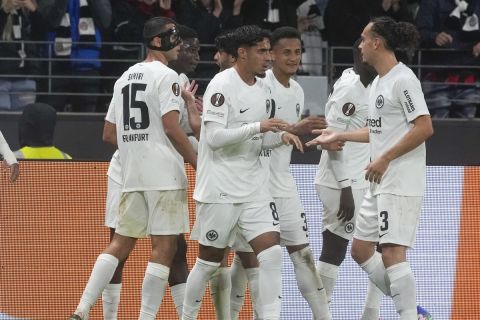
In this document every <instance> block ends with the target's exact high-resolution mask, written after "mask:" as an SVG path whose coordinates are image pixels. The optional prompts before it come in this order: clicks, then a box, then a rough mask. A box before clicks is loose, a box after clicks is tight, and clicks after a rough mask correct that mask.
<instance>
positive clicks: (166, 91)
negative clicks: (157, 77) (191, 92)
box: [158, 71, 183, 115]
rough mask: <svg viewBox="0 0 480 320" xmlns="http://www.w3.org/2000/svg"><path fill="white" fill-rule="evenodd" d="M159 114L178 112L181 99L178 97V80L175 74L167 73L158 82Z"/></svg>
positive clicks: (179, 91)
mask: <svg viewBox="0 0 480 320" xmlns="http://www.w3.org/2000/svg"><path fill="white" fill-rule="evenodd" d="M158 90H159V93H160V97H159V99H160V112H161V114H162V115H164V114H167V113H168V112H170V111H180V106H181V103H182V101H183V100H182V97H181V95H180V93H181V88H180V79H179V77H178V75H177V74H176V73H175V72H173V71H172V72H169V73H167V75H166V76H165V78H163V79H162V81H161V82H160V87H159V88H158Z"/></svg>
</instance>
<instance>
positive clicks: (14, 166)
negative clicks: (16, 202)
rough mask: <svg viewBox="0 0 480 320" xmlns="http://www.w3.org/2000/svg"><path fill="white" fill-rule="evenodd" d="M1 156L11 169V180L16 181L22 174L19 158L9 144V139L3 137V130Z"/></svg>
mask: <svg viewBox="0 0 480 320" xmlns="http://www.w3.org/2000/svg"><path fill="white" fill-rule="evenodd" d="M0 158H3V159H2V160H3V162H4V163H5V164H6V165H7V167H8V169H9V170H10V177H9V180H10V182H12V183H13V182H15V181H17V179H18V176H19V175H20V167H19V166H18V162H17V159H16V158H15V155H14V154H13V152H12V150H11V149H10V147H9V146H8V143H7V141H6V140H5V138H4V137H3V134H2V132H1V131H0Z"/></svg>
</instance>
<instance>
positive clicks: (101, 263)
mask: <svg viewBox="0 0 480 320" xmlns="http://www.w3.org/2000/svg"><path fill="white" fill-rule="evenodd" d="M117 266H118V259H117V258H115V257H114V256H112V255H111V254H107V253H102V254H100V255H99V256H98V258H97V261H95V265H94V266H93V269H92V273H91V274H90V278H89V279H88V282H87V285H86V286H85V289H84V290H83V294H82V297H81V298H80V303H79V304H78V306H77V309H76V310H75V314H77V315H79V316H80V317H81V318H82V319H88V313H89V312H90V309H91V308H92V307H93V305H94V304H95V302H97V300H98V298H99V297H100V295H101V294H102V292H103V289H105V287H106V286H107V284H108V283H109V282H110V280H111V279H112V277H113V274H114V273H115V269H117Z"/></svg>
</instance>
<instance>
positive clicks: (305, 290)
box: [290, 247, 332, 320]
mask: <svg viewBox="0 0 480 320" xmlns="http://www.w3.org/2000/svg"><path fill="white" fill-rule="evenodd" d="M290 259H291V260H292V262H293V267H294V271H295V277H296V279H297V285H298V289H299V290H300V292H301V293H302V296H303V298H304V299H305V300H307V302H308V305H309V306H310V309H311V310H312V314H313V318H314V319H316V320H321V319H331V318H332V317H331V315H330V311H329V309H328V300H327V295H326V292H325V289H324V287H323V283H322V279H321V278H320V277H319V276H318V275H317V272H316V269H315V262H314V260H313V256H312V252H311V251H310V247H305V248H303V249H301V250H298V251H295V252H293V253H291V254H290Z"/></svg>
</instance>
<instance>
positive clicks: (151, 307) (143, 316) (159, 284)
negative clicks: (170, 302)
mask: <svg viewBox="0 0 480 320" xmlns="http://www.w3.org/2000/svg"><path fill="white" fill-rule="evenodd" d="M169 273H170V268H169V267H167V266H164V265H163V264H160V263H154V262H149V263H148V265H147V270H145V277H144V278H143V284H142V302H141V307H140V316H139V318H138V319H139V320H155V318H156V317H157V312H158V309H159V308H160V304H161V303H162V300H163V296H164V295H165V289H166V288H167V285H168V275H169Z"/></svg>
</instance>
